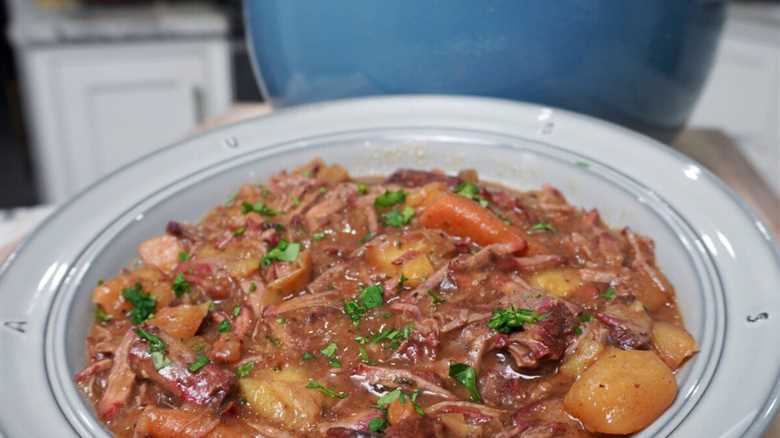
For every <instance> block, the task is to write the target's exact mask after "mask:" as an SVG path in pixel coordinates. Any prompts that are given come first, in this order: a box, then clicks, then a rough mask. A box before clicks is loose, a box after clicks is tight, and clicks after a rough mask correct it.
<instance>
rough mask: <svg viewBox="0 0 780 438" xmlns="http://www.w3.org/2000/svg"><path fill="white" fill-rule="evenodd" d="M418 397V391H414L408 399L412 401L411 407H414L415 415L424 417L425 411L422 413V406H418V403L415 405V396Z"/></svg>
mask: <svg viewBox="0 0 780 438" xmlns="http://www.w3.org/2000/svg"><path fill="white" fill-rule="evenodd" d="M418 395H420V390H419V389H415V390H414V392H412V396H411V397H410V398H411V399H412V406H414V411H415V412H417V415H419V416H421V417H424V416H425V411H423V408H422V406H420V404H419V403H417V396H418Z"/></svg>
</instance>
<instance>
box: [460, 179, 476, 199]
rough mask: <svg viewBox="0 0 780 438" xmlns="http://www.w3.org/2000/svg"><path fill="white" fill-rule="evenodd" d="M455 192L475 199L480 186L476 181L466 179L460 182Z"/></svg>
mask: <svg viewBox="0 0 780 438" xmlns="http://www.w3.org/2000/svg"><path fill="white" fill-rule="evenodd" d="M455 193H457V194H459V195H460V196H464V197H466V198H469V199H474V197H475V196H477V195H479V187H478V186H477V185H476V184H474V183H470V182H467V181H466V182H462V183H460V184H458V186H457V187H455Z"/></svg>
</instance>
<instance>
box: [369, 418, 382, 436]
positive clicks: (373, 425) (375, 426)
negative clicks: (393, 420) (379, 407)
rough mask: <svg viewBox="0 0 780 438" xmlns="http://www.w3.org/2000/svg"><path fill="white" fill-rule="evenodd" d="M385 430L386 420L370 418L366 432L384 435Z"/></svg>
mask: <svg viewBox="0 0 780 438" xmlns="http://www.w3.org/2000/svg"><path fill="white" fill-rule="evenodd" d="M386 428H387V420H385V419H384V418H382V417H376V418H372V419H371V420H370V421H369V422H368V430H369V432H371V433H384V431H385V429H386Z"/></svg>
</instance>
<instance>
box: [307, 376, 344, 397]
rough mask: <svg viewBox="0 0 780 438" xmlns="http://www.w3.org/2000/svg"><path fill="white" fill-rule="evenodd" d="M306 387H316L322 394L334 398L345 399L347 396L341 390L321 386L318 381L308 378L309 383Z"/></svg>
mask: <svg viewBox="0 0 780 438" xmlns="http://www.w3.org/2000/svg"><path fill="white" fill-rule="evenodd" d="M306 388H308V389H316V390H317V391H319V392H320V393H322V395H324V396H326V397H330V398H336V399H345V398H347V393H346V392H343V391H336V390H334V389H330V388H328V387H326V386H323V385H322V384H321V383H320V382H318V381H316V380H314V379H309V383H307V384H306Z"/></svg>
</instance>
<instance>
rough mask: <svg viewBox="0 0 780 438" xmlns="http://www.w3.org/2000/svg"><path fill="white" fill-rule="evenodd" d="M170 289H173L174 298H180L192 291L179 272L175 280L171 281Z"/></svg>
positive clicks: (182, 274)
mask: <svg viewBox="0 0 780 438" xmlns="http://www.w3.org/2000/svg"><path fill="white" fill-rule="evenodd" d="M171 289H173V293H175V294H176V297H177V298H180V297H181V296H182V295H184V294H186V293H187V292H189V291H190V290H192V285H191V284H190V282H189V281H187V279H185V278H184V273H182V272H179V274H178V275H177V276H176V278H174V279H173V284H172V285H171Z"/></svg>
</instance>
